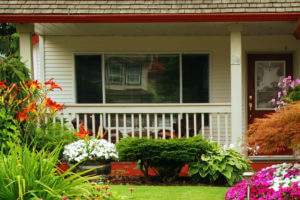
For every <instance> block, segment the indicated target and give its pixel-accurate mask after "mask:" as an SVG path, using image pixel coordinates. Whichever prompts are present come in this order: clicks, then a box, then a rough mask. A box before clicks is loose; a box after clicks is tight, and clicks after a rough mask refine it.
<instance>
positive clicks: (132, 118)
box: [131, 114, 135, 137]
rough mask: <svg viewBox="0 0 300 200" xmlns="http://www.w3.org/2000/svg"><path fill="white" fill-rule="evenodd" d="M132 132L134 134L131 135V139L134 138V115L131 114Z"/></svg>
mask: <svg viewBox="0 0 300 200" xmlns="http://www.w3.org/2000/svg"><path fill="white" fill-rule="evenodd" d="M131 130H132V133H131V137H134V135H135V134H134V114H131Z"/></svg>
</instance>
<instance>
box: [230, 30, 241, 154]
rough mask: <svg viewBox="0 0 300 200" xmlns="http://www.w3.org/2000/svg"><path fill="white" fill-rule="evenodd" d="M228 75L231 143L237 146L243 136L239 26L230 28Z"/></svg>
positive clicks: (238, 148)
mask: <svg viewBox="0 0 300 200" xmlns="http://www.w3.org/2000/svg"><path fill="white" fill-rule="evenodd" d="M230 75H231V143H232V144H233V145H235V146H236V147H237V150H241V149H240V147H239V146H238V145H239V144H240V143H241V142H242V136H243V107H242V101H243V100H242V98H243V97H242V94H243V93H242V77H243V75H242V33H241V27H231V28H230Z"/></svg>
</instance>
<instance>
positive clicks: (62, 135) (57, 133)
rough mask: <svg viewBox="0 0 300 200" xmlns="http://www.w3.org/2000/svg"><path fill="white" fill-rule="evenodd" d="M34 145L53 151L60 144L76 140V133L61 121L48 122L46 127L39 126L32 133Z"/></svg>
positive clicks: (39, 148)
mask: <svg viewBox="0 0 300 200" xmlns="http://www.w3.org/2000/svg"><path fill="white" fill-rule="evenodd" d="M30 136H32V138H30V139H28V141H32V146H33V147H34V148H36V149H37V150H41V149H45V150H47V151H53V150H54V149H55V148H56V147H57V146H59V145H62V146H64V145H66V144H69V143H72V142H73V141H75V140H76V137H75V135H74V134H73V132H72V131H70V130H69V129H68V128H67V127H66V126H62V125H61V124H60V123H52V122H51V123H47V124H45V125H44V127H37V128H35V129H34V132H33V133H32V134H30Z"/></svg>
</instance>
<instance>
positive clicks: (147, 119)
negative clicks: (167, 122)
mask: <svg viewBox="0 0 300 200" xmlns="http://www.w3.org/2000/svg"><path fill="white" fill-rule="evenodd" d="M146 123H147V138H150V119H149V113H147V115H146Z"/></svg>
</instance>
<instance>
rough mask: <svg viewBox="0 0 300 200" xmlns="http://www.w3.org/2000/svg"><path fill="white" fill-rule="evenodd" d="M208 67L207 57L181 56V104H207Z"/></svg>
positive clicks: (197, 55)
mask: <svg viewBox="0 0 300 200" xmlns="http://www.w3.org/2000/svg"><path fill="white" fill-rule="evenodd" d="M208 66H209V56H208V55H199V54H185V55H182V85H183V88H182V96H183V103H206V102H208V100H209V98H208V76H209V75H208Z"/></svg>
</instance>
